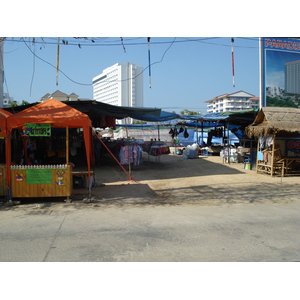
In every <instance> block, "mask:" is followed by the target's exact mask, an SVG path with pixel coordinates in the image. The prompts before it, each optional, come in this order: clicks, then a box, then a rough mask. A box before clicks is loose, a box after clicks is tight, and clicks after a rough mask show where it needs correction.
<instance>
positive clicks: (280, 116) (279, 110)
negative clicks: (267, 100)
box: [246, 107, 300, 137]
mask: <svg viewBox="0 0 300 300" xmlns="http://www.w3.org/2000/svg"><path fill="white" fill-rule="evenodd" d="M278 131H287V132H297V131H299V132H300V109H299V108H294V107H262V108H261V110H260V111H259V112H258V114H257V116H256V118H255V120H254V122H253V123H252V124H251V125H249V126H248V127H247V128H246V134H247V135H248V136H249V137H253V136H254V137H259V136H262V135H267V134H270V133H276V132H278Z"/></svg>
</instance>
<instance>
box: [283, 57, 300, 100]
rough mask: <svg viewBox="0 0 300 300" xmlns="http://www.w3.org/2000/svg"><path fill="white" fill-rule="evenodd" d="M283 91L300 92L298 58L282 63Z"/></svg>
mask: <svg viewBox="0 0 300 300" xmlns="http://www.w3.org/2000/svg"><path fill="white" fill-rule="evenodd" d="M284 71H285V72H284V79H285V93H286V94H297V95H299V94H300V60H297V61H292V62H288V63H286V64H285V65H284Z"/></svg>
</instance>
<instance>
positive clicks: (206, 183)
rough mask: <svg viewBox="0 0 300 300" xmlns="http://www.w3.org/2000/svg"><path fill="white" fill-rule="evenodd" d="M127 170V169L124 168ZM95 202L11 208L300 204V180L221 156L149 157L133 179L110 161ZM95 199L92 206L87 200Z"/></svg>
mask: <svg viewBox="0 0 300 300" xmlns="http://www.w3.org/2000/svg"><path fill="white" fill-rule="evenodd" d="M125 168H126V170H127V171H128V169H129V168H128V166H126V167H125ZM95 174H96V175H95V187H93V188H92V194H91V198H88V197H87V196H88V191H87V189H86V188H85V189H74V190H73V195H72V202H71V203H66V202H65V201H64V200H63V199H56V200H54V199H46V200H45V198H44V199H27V201H25V202H26V203H25V202H22V203H21V204H20V205H15V206H13V207H11V208H4V207H2V210H3V209H17V208H51V209H60V208H61V207H67V208H68V209H80V207H82V206H84V207H91V208H95V207H101V208H109V207H111V206H120V207H124V206H130V205H134V206H144V205H195V204H196V205H224V204H225V205H232V204H236V203H240V204H241V203H243V204H249V203H252V204H253V203H254V204H260V203H264V204H266V203H278V204H279V203H288V202H293V201H299V177H297V176H294V177H290V176H289V177H283V178H282V177H271V176H269V175H265V174H257V173H256V171H255V170H245V169H244V164H243V163H230V164H227V163H223V160H222V159H221V158H220V157H219V156H199V157H198V158H195V159H184V158H183V157H182V156H180V155H171V154H170V155H162V156H160V157H153V156H148V154H146V153H143V159H142V163H141V164H140V165H139V166H131V177H132V178H133V180H130V177H129V176H128V174H126V173H125V172H124V171H123V170H122V168H121V167H120V166H119V165H118V164H117V163H116V162H115V161H114V160H113V159H112V158H110V157H107V158H105V159H104V161H103V163H101V165H100V166H97V168H96V169H95ZM87 198H88V200H89V199H91V200H92V201H91V202H86V200H87ZM83 200H85V201H83Z"/></svg>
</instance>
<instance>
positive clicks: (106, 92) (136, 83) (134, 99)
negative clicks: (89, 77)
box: [93, 63, 144, 107]
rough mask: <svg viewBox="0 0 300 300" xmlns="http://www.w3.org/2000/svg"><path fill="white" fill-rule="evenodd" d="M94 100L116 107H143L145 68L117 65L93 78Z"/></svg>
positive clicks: (133, 65)
mask: <svg viewBox="0 0 300 300" xmlns="http://www.w3.org/2000/svg"><path fill="white" fill-rule="evenodd" d="M93 98H94V100H96V101H101V102H104V103H107V104H111V105H116V106H131V107H143V106H144V100H143V68H142V67H141V66H138V65H136V64H132V63H117V64H115V65H113V66H111V67H109V68H107V69H105V70H103V72H102V73H101V74H99V75H98V76H96V77H94V78H93Z"/></svg>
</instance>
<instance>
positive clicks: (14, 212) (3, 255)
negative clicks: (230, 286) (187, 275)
mask: <svg viewBox="0 0 300 300" xmlns="http://www.w3.org/2000/svg"><path fill="white" fill-rule="evenodd" d="M299 212H300V201H293V202H289V203H280V204H277V203H272V204H251V203H250V204H234V205H218V206H200V205H161V206H139V207H135V206H126V207H118V206H110V207H107V208H105V207H95V205H94V204H93V203H87V204H86V206H82V207H81V208H80V209H74V206H72V204H70V207H69V208H68V204H64V208H63V209H49V208H48V207H43V206H36V207H35V208H33V207H31V208H27V209H22V208H21V209H11V210H10V209H8V210H3V211H0V215H1V218H0V239H1V243H0V261H1V262H297V261H300V218H299Z"/></svg>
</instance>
